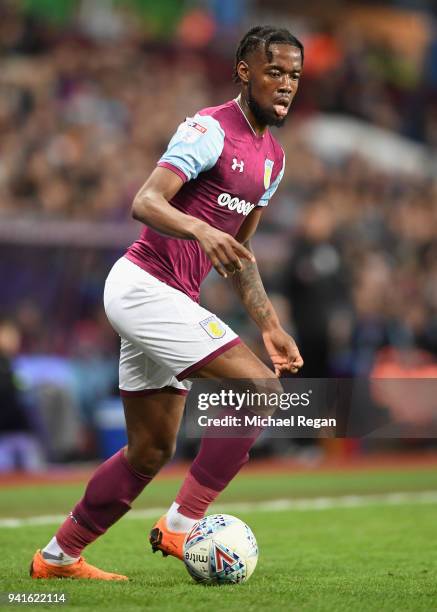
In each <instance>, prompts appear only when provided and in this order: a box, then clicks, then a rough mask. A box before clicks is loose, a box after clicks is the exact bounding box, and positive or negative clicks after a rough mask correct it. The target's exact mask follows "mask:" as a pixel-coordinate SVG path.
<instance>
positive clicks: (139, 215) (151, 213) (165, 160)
mask: <svg viewBox="0 0 437 612" xmlns="http://www.w3.org/2000/svg"><path fill="white" fill-rule="evenodd" d="M201 120H202V123H203V124H204V125H200V124H198V123H196V122H195V121H193V120H187V121H185V122H184V123H182V124H181V125H180V126H179V128H178V130H177V132H176V133H175V135H174V136H173V138H172V139H171V141H170V144H169V146H168V149H167V151H166V153H165V154H164V155H163V157H162V158H161V160H160V162H159V165H158V167H157V168H155V170H154V171H153V172H152V174H151V175H150V177H149V178H148V179H147V181H146V182H145V183H144V185H143V186H142V187H141V189H140V190H139V192H138V193H137V195H136V196H135V199H134V202H133V205H132V216H133V217H134V219H136V220H138V221H141V222H142V223H144V224H145V225H148V226H149V227H151V228H152V229H154V230H155V231H157V232H160V233H161V234H164V235H166V236H172V237H174V238H180V239H182V240H197V241H198V242H199V244H200V246H201V247H202V249H203V250H204V251H205V253H206V255H207V256H208V257H209V259H210V260H211V263H212V265H213V266H214V268H215V269H216V270H217V272H218V273H219V274H220V275H221V276H224V277H225V278H226V276H227V272H231V273H232V272H234V271H235V270H241V269H242V268H243V264H242V261H241V260H242V259H246V260H248V261H254V256H253V254H252V253H251V252H250V251H249V250H248V249H247V248H246V247H244V246H243V245H242V244H241V243H240V242H238V241H237V240H235V238H233V237H232V236H230V235H229V234H227V233H226V232H222V231H220V230H218V229H216V228H214V227H212V226H211V225H209V224H208V223H206V222H205V221H202V220H201V219H197V218H196V217H193V216H192V215H187V214H185V213H183V212H181V211H180V210H178V209H177V208H175V207H174V206H172V205H171V204H170V201H171V200H172V198H173V197H174V196H175V195H176V194H177V192H178V191H179V190H180V189H181V187H182V185H183V184H184V181H185V180H193V179H196V178H197V176H198V175H199V173H200V172H204V171H206V170H208V169H209V168H211V167H212V166H213V165H214V164H215V163H216V161H217V159H218V157H219V155H220V153H221V149H222V147H223V137H224V133H223V130H222V129H221V128H220V126H219V124H218V122H217V121H215V120H214V119H212V118H211V117H202V118H201ZM193 126H194V127H193ZM198 128H202V130H203V131H200V130H199V129H198Z"/></svg>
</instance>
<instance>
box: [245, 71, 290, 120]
mask: <svg viewBox="0 0 437 612" xmlns="http://www.w3.org/2000/svg"><path fill="white" fill-rule="evenodd" d="M247 105H248V107H249V109H250V111H251V113H252V114H253V116H254V117H255V119H256V122H257V123H258V124H259V125H270V126H274V127H277V128H280V127H282V126H283V125H284V123H285V120H286V119H287V117H288V115H285V117H278V116H277V115H276V114H275V111H274V110H273V109H272V110H271V109H269V108H263V107H262V106H261V105H260V104H258V102H257V100H256V99H255V97H254V95H253V91H252V83H251V82H250V81H249V83H248V84H247Z"/></svg>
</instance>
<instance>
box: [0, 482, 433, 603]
mask: <svg viewBox="0 0 437 612" xmlns="http://www.w3.org/2000/svg"><path fill="white" fill-rule="evenodd" d="M179 482H180V481H179V480H169V479H164V480H158V481H156V482H155V483H153V484H152V485H151V486H150V487H148V489H146V491H145V492H144V493H143V495H142V496H141V497H140V499H139V500H137V503H136V504H135V507H136V508H137V509H147V508H151V507H158V506H163V507H166V506H167V505H168V503H169V501H171V499H172V498H173V496H174V493H175V491H176V490H177V487H178V484H179ZM82 488H83V487H82V486H78V485H64V486H59V485H38V486H29V487H20V488H8V489H3V490H1V491H0V516H2V517H23V518H25V517H34V516H38V515H49V514H50V515H51V514H56V513H59V512H60V513H65V514H66V513H67V512H68V511H69V510H70V509H71V506H72V504H73V503H74V502H75V501H76V500H77V498H78V496H79V495H80V493H81V491H82ZM430 490H435V491H436V498H435V499H437V486H436V479H435V474H434V473H433V472H432V471H431V470H421V471H408V472H400V471H398V472H397V471H389V472H368V473H366V472H359V473H351V472H348V473H343V474H321V473H316V474H298V475H287V474H283V475H277V476H273V475H267V474H265V475H258V476H257V475H253V474H251V475H246V476H245V475H241V476H239V477H238V478H237V479H236V480H235V482H234V483H232V485H231V486H230V487H229V490H228V491H226V492H225V493H224V494H223V496H222V499H221V502H222V503H226V511H227V512H232V504H233V503H234V504H237V503H239V502H249V503H250V502H256V501H258V502H259V501H263V500H273V499H279V498H281V499H287V498H288V499H298V498H307V499H308V498H312V497H313V498H317V497H320V496H327V495H329V496H336V495H338V496H340V495H342V496H343V495H347V494H355V495H358V496H361V495H364V496H365V495H367V494H370V493H378V494H382V496H381V497H380V498H373V499H372V500H370V501H369V502H368V503H367V505H362V506H360V505H357V506H353V507H335V505H336V503H335V499H331V500H330V504H328V506H329V505H331V506H332V507H326V505H325V507H323V509H318V510H317V509H304V508H302V507H301V509H300V510H289V509H286V510H280V509H279V506H278V508H276V510H275V511H273V510H270V511H263V510H262V507H258V508H256V511H255V507H254V508H253V509H252V510H251V509H250V505H249V506H246V507H247V508H248V509H247V511H244V512H242V511H238V512H235V514H238V516H239V517H240V518H242V519H243V520H245V521H246V522H247V523H248V524H249V525H250V526H251V527H252V529H253V531H254V533H255V535H256V537H257V540H258V544H259V548H260V558H259V562H258V566H257V569H256V570H255V573H254V575H253V576H252V578H251V579H250V580H249V582H247V583H246V584H242V585H236V586H227V587H208V586H202V585H198V584H195V583H194V582H192V580H191V578H190V577H189V575H188V573H187V572H186V570H185V568H184V565H183V564H182V563H181V562H180V561H178V560H176V559H174V558H167V559H164V558H163V557H162V556H161V555H160V554H156V555H152V554H151V552H150V550H149V548H148V545H147V533H148V530H149V528H150V526H151V525H152V524H153V521H154V518H153V517H150V519H147V520H146V519H141V518H134V519H128V517H126V518H124V519H122V520H121V521H120V522H119V523H117V524H116V525H115V526H114V527H113V528H112V529H110V530H109V531H108V533H107V534H106V535H105V536H104V537H103V538H101V539H100V540H98V541H97V542H96V543H95V544H93V545H92V546H91V547H90V548H89V549H88V550H87V551H86V558H87V560H88V561H90V562H91V563H94V564H96V565H99V566H100V567H102V568H103V569H107V570H109V571H116V572H119V573H125V574H127V575H128V576H129V577H130V582H129V583H104V582H92V581H90V582H86V581H83V582H75V581H70V580H64V581H34V580H31V579H30V578H29V577H28V574H27V570H28V566H29V563H30V559H31V556H32V554H33V552H34V551H35V549H36V548H38V547H41V546H43V545H44V544H45V543H46V542H47V541H48V540H49V539H50V538H51V537H52V535H53V533H54V530H55V529H56V527H57V523H54V524H45V523H46V522H47V521H48V520H49V519H46V520H45V521H44V522H43V524H41V525H26V526H18V527H15V528H6V527H4V526H2V523H1V522H0V545H1V550H2V553H3V554H2V555H1V558H0V569H1V571H0V575H1V580H0V590H1V591H2V592H3V593H7V592H11V591H12V592H25V593H30V592H33V593H35V592H44V593H49V592H51V593H61V592H64V593H66V595H67V599H68V602H67V603H66V604H63V605H65V606H67V608H66V609H70V610H73V609H75V610H83V611H88V610H89V611H91V610H92V611H96V610H99V609H103V608H111V609H112V610H114V612H115V611H124V610H126V611H130V610H132V611H133V610H150V611H158V610H159V611H165V610H178V611H183V612H184V611H185V610H186V611H188V610H190V611H204V610H216V609H219V608H228V609H231V610H237V609H244V611H245V612H249V611H252V610H253V611H257V612H258V611H260V612H261V611H265V610H266V609H267V610H269V612H276V611H278V612H279V611H281V612H282V611H284V610H297V611H301V610H302V611H310V612H313V611H314V612H316V611H335V612H337V611H342V610H348V611H353V612H354V611H359V612H361V611H372V612H374V611H375V610H390V611H393V612H394V611H399V610H411V611H420V610H423V611H425V610H426V611H430V610H437V580H436V577H437V554H436V544H435V540H436V537H435V533H436V524H437V522H436V518H437V501H435V500H434V499H433V498H432V497H430V498H429V499H428V500H427V501H426V503H421V501H422V502H423V498H421V497H420V494H419V492H420V491H430ZM395 491H396V492H401V491H404V492H410V496H409V497H408V498H404V499H400V500H398V502H397V503H396V504H393V503H389V502H390V499H391V500H392V501H393V498H389V499H385V498H384V497H383V494H384V493H388V492H395ZM415 491H416V492H418V495H417V501H415V494H414V492H415ZM394 499H395V498H394ZM355 501H356V502H357V504H360V503H361V502H362V501H365V499H362V498H361V497H357V498H355ZM395 501H396V499H395ZM339 505H341V504H339ZM216 509H219V504H217V506H216ZM213 511H214V508H213V509H212V512H213ZM3 601H4V600H3ZM3 605H4V607H5V608H12V605H8V604H3ZM59 605H61V604H58V606H59ZM55 607H56V604H51V605H49V604H46V605H43V604H38V605H33V606H32V605H31V604H27V605H26V606H25V608H26V609H39V610H41V609H48V608H52V609H53V608H55Z"/></svg>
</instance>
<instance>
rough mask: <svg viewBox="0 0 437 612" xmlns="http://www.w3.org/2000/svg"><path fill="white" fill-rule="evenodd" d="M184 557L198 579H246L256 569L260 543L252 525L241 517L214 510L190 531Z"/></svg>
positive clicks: (220, 581)
mask: <svg viewBox="0 0 437 612" xmlns="http://www.w3.org/2000/svg"><path fill="white" fill-rule="evenodd" d="M184 561H185V565H186V567H187V570H188V572H189V574H190V575H191V576H192V577H193V578H194V580H196V582H203V583H206V584H226V583H227V584H229V583H231V584H232V583H238V582H244V581H245V580H248V579H249V578H250V576H251V575H252V573H253V570H254V569H255V566H256V563H257V561H258V545H257V543H256V539H255V536H254V535H253V533H252V530H251V529H250V527H248V526H247V525H246V523H243V521H240V519H238V518H236V517H235V516H231V515H230V514H211V515H210V516H206V517H205V518H203V519H201V520H200V521H198V522H197V523H196V524H195V525H194V526H193V527H192V528H191V530H190V531H189V532H188V533H187V535H186V538H185V541H184Z"/></svg>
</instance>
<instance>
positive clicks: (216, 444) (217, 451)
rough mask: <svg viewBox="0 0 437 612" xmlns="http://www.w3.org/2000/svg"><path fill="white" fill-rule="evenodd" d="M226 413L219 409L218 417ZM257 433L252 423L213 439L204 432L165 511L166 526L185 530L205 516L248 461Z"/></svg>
mask: <svg viewBox="0 0 437 612" xmlns="http://www.w3.org/2000/svg"><path fill="white" fill-rule="evenodd" d="M227 412H228V411H226V410H225V411H223V412H222V413H221V416H223V415H226V413H227ZM242 412H244V411H242ZM230 414H233V412H232V411H231V412H230ZM261 432H262V427H258V426H253V425H248V426H243V427H240V428H239V431H238V437H234V436H232V435H231V436H230V437H217V438H215V437H210V436H211V435H212V431H211V430H209V431H208V432H207V434H206V435H205V436H204V437H203V438H202V442H201V445H200V449H199V452H198V454H197V456H196V458H195V459H194V461H193V463H192V465H191V467H190V471H189V473H188V475H187V476H186V478H185V480H184V482H183V484H182V487H181V488H180V490H179V493H178V494H177V496H176V501H175V503H174V504H173V505H172V506H171V508H170V510H169V512H168V514H167V523H168V525H169V528H170V529H171V528H173V530H174V531H182V530H183V531H188V529H190V527H191V526H192V525H193V524H194V523H195V522H196V521H197V520H199V519H200V518H202V517H203V516H205V514H206V511H207V509H208V507H209V505H210V504H211V503H212V502H213V501H214V500H215V499H216V498H217V496H218V495H219V494H220V493H221V491H223V489H225V488H226V487H227V485H228V484H229V483H230V482H231V480H232V479H233V478H234V476H236V474H237V473H238V472H239V471H240V469H241V468H242V467H243V465H244V464H245V463H246V462H247V461H248V459H249V451H250V449H251V448H252V446H253V445H254V443H255V441H256V440H257V438H258V436H259V435H260V433H261ZM234 434H235V432H234Z"/></svg>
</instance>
